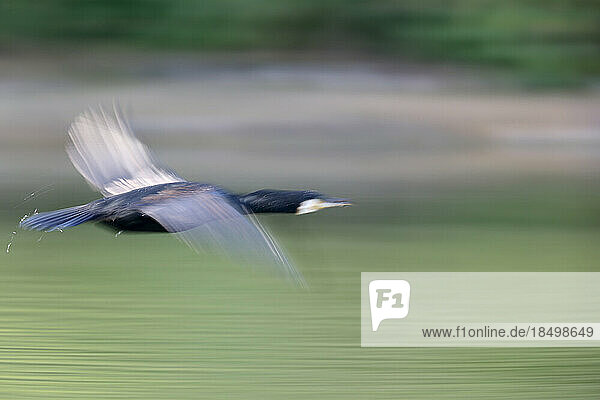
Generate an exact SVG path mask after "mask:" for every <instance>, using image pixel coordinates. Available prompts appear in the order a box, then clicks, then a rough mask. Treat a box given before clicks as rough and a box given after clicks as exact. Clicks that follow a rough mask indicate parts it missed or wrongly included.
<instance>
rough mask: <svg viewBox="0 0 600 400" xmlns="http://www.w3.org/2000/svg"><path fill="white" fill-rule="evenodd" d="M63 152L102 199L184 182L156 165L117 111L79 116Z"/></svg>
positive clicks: (99, 111)
mask: <svg viewBox="0 0 600 400" xmlns="http://www.w3.org/2000/svg"><path fill="white" fill-rule="evenodd" d="M66 150H67V154H68V155H69V158H70V159H71V162H72V163H73V165H74V166H75V168H76V169H77V171H79V173H80V174H81V175H82V176H83V177H84V178H85V179H86V180H87V182H88V183H89V184H90V185H91V186H92V187H94V188H95V189H97V190H98V191H100V192H101V193H102V194H103V195H104V196H112V195H115V194H120V193H125V192H129V191H131V190H134V189H139V188H141V187H145V186H152V185H158V184H161V183H171V182H181V181H185V179H183V178H181V177H179V176H177V174H175V173H174V172H173V171H171V170H169V169H168V168H164V167H161V166H159V165H158V163H157V162H156V161H155V159H154V157H153V156H152V154H151V152H150V150H149V149H148V147H146V146H145V145H144V144H143V143H142V142H140V141H139V140H138V139H137V138H136V137H135V135H134V134H133V132H132V131H131V128H130V127H129V124H128V123H127V121H126V120H125V118H123V116H122V114H121V112H120V111H119V110H118V109H117V107H114V109H113V112H112V113H107V112H105V111H104V110H103V109H102V108H101V107H100V108H98V109H96V110H94V109H90V110H88V111H86V112H84V113H82V114H81V115H79V116H78V117H77V118H76V119H75V120H74V121H73V123H72V124H71V126H70V127H69V130H68V142H67V145H66Z"/></svg>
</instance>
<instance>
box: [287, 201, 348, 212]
mask: <svg viewBox="0 0 600 400" xmlns="http://www.w3.org/2000/svg"><path fill="white" fill-rule="evenodd" d="M351 205H352V203H351V202H350V201H349V200H347V199H338V198H328V199H311V200H306V201H303V202H302V204H301V205H300V207H298V209H297V210H296V215H302V214H309V213H313V212H315V211H319V210H322V209H324V208H331V207H348V206H351Z"/></svg>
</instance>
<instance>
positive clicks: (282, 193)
mask: <svg viewBox="0 0 600 400" xmlns="http://www.w3.org/2000/svg"><path fill="white" fill-rule="evenodd" d="M303 194H304V192H302V191H295V190H270V189H263V190H257V191H256V192H252V193H248V194H243V195H239V196H238V200H239V202H240V203H241V204H242V205H243V206H244V207H246V208H247V209H248V210H249V211H251V212H252V213H255V214H259V213H295V212H296V210H297V208H298V205H299V204H300V202H301V198H302V196H303Z"/></svg>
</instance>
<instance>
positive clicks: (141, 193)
mask: <svg viewBox="0 0 600 400" xmlns="http://www.w3.org/2000/svg"><path fill="white" fill-rule="evenodd" d="M202 191H211V192H217V193H219V194H221V195H222V196H223V199H225V200H228V201H230V202H231V204H232V205H234V206H235V207H236V208H239V209H240V210H241V209H242V207H241V205H240V204H239V202H238V200H237V198H236V196H232V195H229V194H228V193H227V192H226V191H224V190H223V189H221V188H219V187H217V186H213V185H209V184H204V183H197V182H175V183H164V184H160V185H154V186H148V187H143V188H140V189H135V190H132V191H130V192H126V193H122V194H117V195H114V196H110V197H106V198H103V199H98V200H96V201H93V202H91V203H88V204H87V206H88V207H90V212H92V213H93V214H94V215H95V217H94V219H93V220H94V221H96V222H101V223H102V224H104V225H107V226H108V227H110V228H113V229H115V230H117V231H136V232H167V230H166V229H165V228H164V227H163V226H162V225H161V224H159V223H158V222H157V221H156V220H155V219H154V218H152V217H150V216H149V215H146V214H145V213H144V212H143V211H142V208H143V207H144V206H147V205H151V204H159V203H161V202H164V201H167V200H169V199H172V198H175V197H179V198H181V197H184V196H190V195H194V194H196V193H198V192H202Z"/></svg>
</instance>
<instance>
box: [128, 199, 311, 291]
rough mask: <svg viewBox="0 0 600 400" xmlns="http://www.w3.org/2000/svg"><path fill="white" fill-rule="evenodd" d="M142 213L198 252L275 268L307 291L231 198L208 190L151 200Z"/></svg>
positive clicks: (281, 254)
mask: <svg viewBox="0 0 600 400" xmlns="http://www.w3.org/2000/svg"><path fill="white" fill-rule="evenodd" d="M139 208H140V210H141V211H142V212H143V213H144V214H146V215H148V216H150V217H152V218H153V219H155V220H156V221H157V222H158V223H160V224H161V225H162V226H163V227H164V228H165V229H166V230H167V231H169V232H172V233H174V234H176V235H177V236H178V237H179V239H181V240H182V241H183V242H185V243H186V244H187V245H188V246H190V247H191V248H193V249H194V250H196V251H209V252H210V251H214V250H217V251H219V252H221V253H224V254H226V255H229V256H234V257H235V258H236V259H238V260H240V259H241V260H242V261H245V262H249V263H251V264H258V265H265V266H272V267H273V268H274V270H275V271H276V272H278V273H279V274H280V275H283V276H284V277H285V278H287V279H288V280H290V281H292V282H294V283H295V284H296V285H298V286H300V287H307V285H306V282H305V281H304V278H303V277H302V275H301V274H300V273H299V272H298V271H297V270H296V269H295V268H294V266H293V265H292V264H291V263H290V261H289V260H288V258H287V257H286V256H285V254H284V252H283V250H282V249H281V248H280V247H279V245H278V244H277V243H276V242H275V240H274V239H273V238H272V237H271V236H270V235H269V233H268V232H267V231H266V230H265V229H264V228H263V227H262V226H261V225H260V223H259V222H258V221H257V220H256V219H255V218H254V217H253V216H252V215H244V214H243V213H242V212H243V210H242V209H241V208H238V207H237V206H236V205H235V204H232V203H230V202H229V199H228V197H227V194H224V193H221V192H219V191H218V190H215V189H209V188H207V189H205V190H202V191H196V192H194V193H190V194H186V195H179V194H178V195H170V194H169V193H168V192H167V193H166V194H165V195H164V198H162V199H159V198H154V197H153V198H149V199H148V201H147V202H146V203H145V204H141V205H140V207H139Z"/></svg>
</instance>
